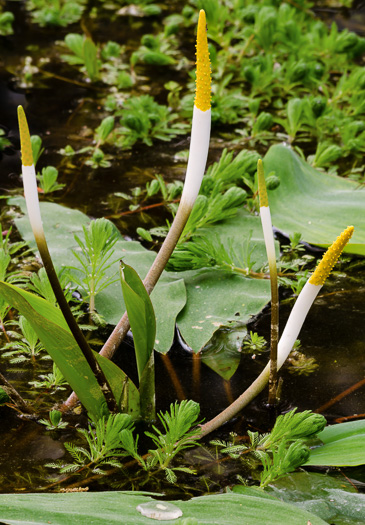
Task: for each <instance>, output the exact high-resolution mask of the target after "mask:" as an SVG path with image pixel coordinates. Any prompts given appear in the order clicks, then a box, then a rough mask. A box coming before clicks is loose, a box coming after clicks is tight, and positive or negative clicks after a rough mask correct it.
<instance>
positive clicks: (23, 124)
mask: <svg viewBox="0 0 365 525" xmlns="http://www.w3.org/2000/svg"><path fill="white" fill-rule="evenodd" d="M18 120H19V132H20V142H21V152H22V173H23V184H24V196H25V201H26V204H27V210H28V216H29V221H30V224H31V227H32V230H33V235H34V238H35V241H36V243H37V246H38V250H39V254H40V256H41V259H42V262H43V265H44V268H45V270H46V272H47V276H48V279H49V282H50V284H51V286H52V290H53V292H54V294H55V297H56V299H57V302H58V304H59V307H60V309H61V311H62V313H63V315H64V317H65V320H66V322H67V325H68V327H69V329H70V331H71V333H72V335H73V336H74V338H75V340H76V342H77V344H78V345H79V347H80V349H81V351H82V353H83V354H84V356H85V359H86V360H87V362H88V364H89V366H90V368H91V370H92V371H93V374H94V375H95V378H96V380H97V382H98V383H99V386H100V388H101V391H102V393H103V394H104V397H105V400H106V403H107V407H108V409H109V411H110V412H117V411H118V405H117V402H116V399H115V397H114V394H113V392H112V390H111V388H110V385H109V383H108V380H107V378H106V377H105V374H104V372H103V371H102V369H101V367H100V365H99V363H98V361H97V359H96V358H95V356H94V354H93V351H92V350H91V348H90V346H89V344H88V342H87V341H86V339H85V337H84V334H83V333H82V332H81V330H80V327H79V326H78V324H77V322H76V320H75V318H74V316H73V314H72V312H71V309H70V307H69V305H68V302H67V300H66V298H65V296H64V293H63V290H62V287H61V284H60V282H59V280H58V277H57V273H56V270H55V268H54V265H53V262H52V259H51V255H50V253H49V250H48V245H47V241H46V237H45V234H44V229H43V224H42V218H41V212H40V207H39V199H38V189H37V179H36V174H35V166H34V162H33V153H32V146H31V142H30V135H29V128H28V123H27V120H26V117H25V113H24V110H23V108H22V107H21V106H19V107H18Z"/></svg>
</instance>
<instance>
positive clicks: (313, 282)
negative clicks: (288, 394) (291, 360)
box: [278, 226, 354, 370]
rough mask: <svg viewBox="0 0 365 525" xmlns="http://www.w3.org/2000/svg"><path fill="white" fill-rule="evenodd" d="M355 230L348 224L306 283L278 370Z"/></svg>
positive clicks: (285, 334) (283, 344) (286, 334)
mask: <svg viewBox="0 0 365 525" xmlns="http://www.w3.org/2000/svg"><path fill="white" fill-rule="evenodd" d="M353 231H354V227H353V226H348V227H347V228H346V230H345V231H343V232H342V233H341V235H340V236H339V237H337V239H336V240H335V242H334V243H333V244H332V245H331V246H330V247H329V248H328V250H327V251H326V253H325V254H324V255H323V258H322V260H321V262H320V263H319V264H318V266H317V268H316V269H315V271H314V272H313V274H312V275H311V277H310V278H309V279H308V281H307V282H306V284H305V285H304V287H303V289H302V291H301V292H300V294H299V297H298V299H297V300H296V303H295V305H294V307H293V309H292V311H291V313H290V316H289V319H288V321H287V323H286V326H285V329H284V332H283V334H282V336H281V338H280V341H279V345H278V370H279V368H280V367H281V366H282V365H283V364H284V362H285V360H286V358H287V357H288V355H289V354H290V352H291V350H292V348H293V346H294V343H295V341H296V339H297V337H298V335H299V332H300V330H301V328H302V326H303V323H304V320H305V318H306V317H307V313H308V311H309V309H310V307H311V306H312V304H313V302H314V300H315V298H316V297H317V295H318V293H319V291H320V289H321V288H322V286H323V284H324V282H325V280H326V279H327V277H328V276H329V274H330V273H331V270H332V268H333V267H334V265H335V264H336V262H337V260H338V258H339V257H340V255H341V253H342V251H343V249H344V247H345V246H346V244H347V243H348V241H349V240H350V238H351V236H352V234H353Z"/></svg>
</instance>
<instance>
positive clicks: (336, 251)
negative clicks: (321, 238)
mask: <svg viewBox="0 0 365 525" xmlns="http://www.w3.org/2000/svg"><path fill="white" fill-rule="evenodd" d="M353 231H354V227H353V226H348V227H347V228H346V230H345V231H343V232H342V233H341V235H340V236H339V237H337V239H336V240H335V242H334V243H333V244H332V245H331V246H330V247H329V248H328V250H327V251H326V253H325V254H324V255H323V257H322V260H321V262H320V263H319V264H318V266H317V268H316V269H315V271H314V272H313V275H312V276H311V277H310V279H309V282H310V283H311V284H315V285H317V286H321V285H322V284H324V282H325V280H326V279H327V277H328V276H329V274H330V272H331V270H332V268H333V267H334V265H335V264H336V262H337V260H338V258H339V256H340V255H341V253H342V250H343V249H344V247H345V246H346V244H347V243H348V242H349V240H350V238H351V236H352V234H353Z"/></svg>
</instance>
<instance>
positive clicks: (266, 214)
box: [257, 159, 279, 405]
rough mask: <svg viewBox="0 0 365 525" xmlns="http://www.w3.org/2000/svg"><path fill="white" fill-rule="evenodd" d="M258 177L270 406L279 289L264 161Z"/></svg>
mask: <svg viewBox="0 0 365 525" xmlns="http://www.w3.org/2000/svg"><path fill="white" fill-rule="evenodd" d="M257 176H258V183H259V200H260V217H261V224H262V230H263V233H264V240H265V246H266V254H267V260H268V263H269V272H270V287H271V331H270V377H269V398H268V403H269V405H275V403H276V390H277V375H278V367H277V355H278V341H279V288H278V272H277V267H276V254H275V240H274V234H273V229H272V222H271V213H270V207H269V200H268V197H267V191H266V183H265V175H264V167H263V164H262V160H261V159H259V160H258V162H257Z"/></svg>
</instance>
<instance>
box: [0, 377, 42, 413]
mask: <svg viewBox="0 0 365 525" xmlns="http://www.w3.org/2000/svg"><path fill="white" fill-rule="evenodd" d="M0 386H1V388H2V389H3V390H4V392H5V393H6V394H7V395H8V396H9V398H10V399H11V401H12V402H13V403H14V405H15V406H16V408H17V409H18V410H19V411H20V412H23V413H25V414H34V413H35V411H34V410H33V409H32V407H31V406H30V405H29V404H28V403H27V402H26V401H25V400H24V399H23V398H22V396H21V395H20V394H19V392H18V391H17V390H16V389H15V388H14V387H13V385H11V384H10V383H9V382H8V380H7V379H6V378H5V377H4V376H3V375H2V373H1V372H0Z"/></svg>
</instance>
